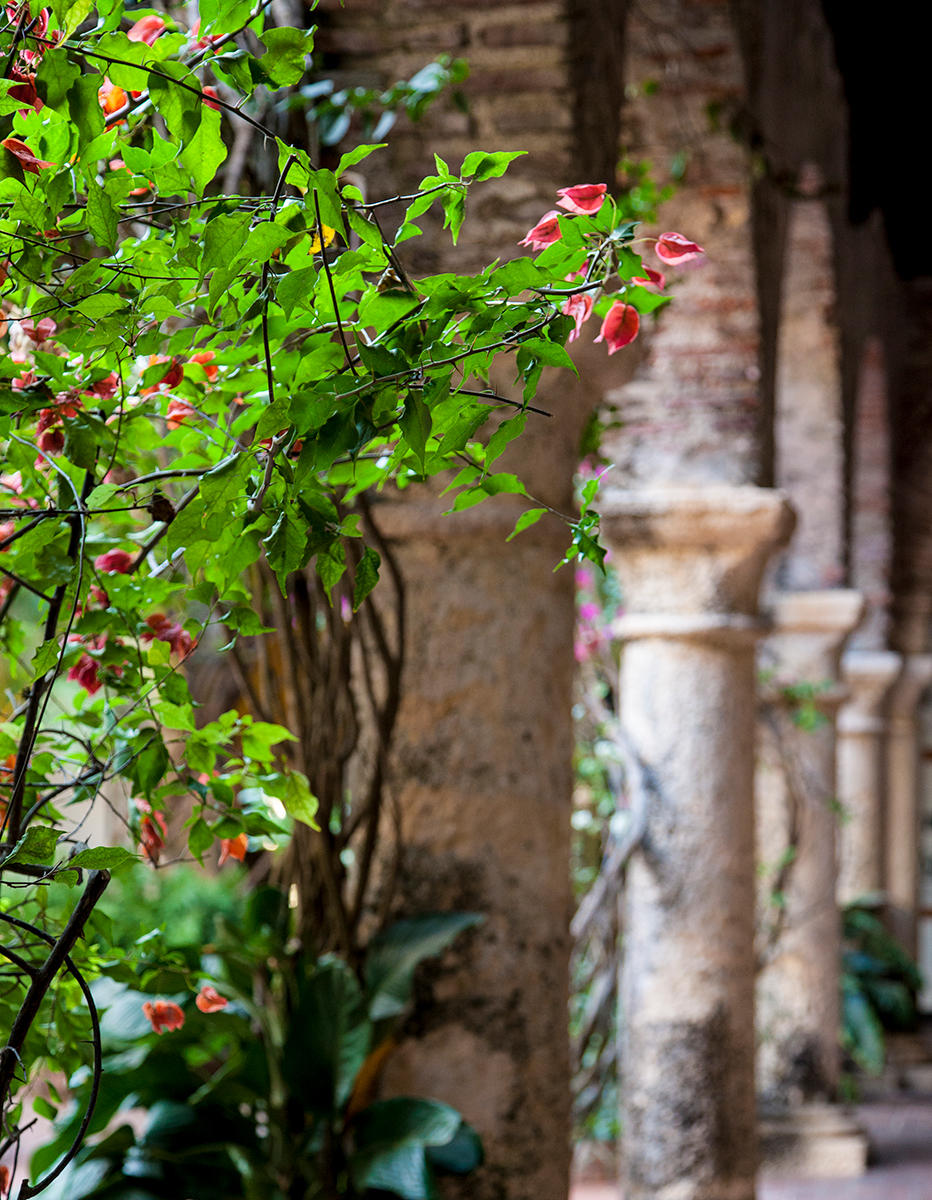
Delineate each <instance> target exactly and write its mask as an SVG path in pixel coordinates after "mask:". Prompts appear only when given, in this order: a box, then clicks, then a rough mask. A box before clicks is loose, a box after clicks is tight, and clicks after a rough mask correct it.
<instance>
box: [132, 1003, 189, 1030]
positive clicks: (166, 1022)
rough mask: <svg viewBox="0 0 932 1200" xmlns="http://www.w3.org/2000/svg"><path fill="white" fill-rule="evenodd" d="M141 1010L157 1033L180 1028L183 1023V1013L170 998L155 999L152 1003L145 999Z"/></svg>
mask: <svg viewBox="0 0 932 1200" xmlns="http://www.w3.org/2000/svg"><path fill="white" fill-rule="evenodd" d="M142 1011H143V1012H144V1013H145V1015H146V1017H148V1019H149V1021H150V1023H151V1025H152V1028H153V1029H154V1030H155V1032H156V1033H159V1034H161V1033H164V1032H165V1030H166V1029H167V1030H168V1031H169V1032H171V1031H172V1030H175V1029H180V1028H181V1027H182V1025H183V1024H184V1013H183V1012H182V1011H181V1009H180V1008H179V1007H178V1005H177V1004H175V1003H173V1001H171V1000H156V1001H155V1003H154V1004H153V1003H152V1002H151V1001H149V1000H147V1001H146V1002H145V1004H144V1005H143V1006H142Z"/></svg>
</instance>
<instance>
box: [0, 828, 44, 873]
mask: <svg viewBox="0 0 932 1200" xmlns="http://www.w3.org/2000/svg"><path fill="white" fill-rule="evenodd" d="M57 843H58V830H56V829H53V828H52V827H51V826H50V825H30V826H29V828H28V829H27V830H26V832H25V833H24V834H23V836H22V837H21V838H20V839H19V841H18V842H17V843H16V845H15V846H14V847H13V848H12V850H11V851H10V853H9V854H8V855H7V856H6V858H4V859H3V861H2V862H0V867H6V866H9V865H10V864H11V863H17V862H23V863H49V862H51V861H52V858H53V856H54V854H55V846H56V844H57Z"/></svg>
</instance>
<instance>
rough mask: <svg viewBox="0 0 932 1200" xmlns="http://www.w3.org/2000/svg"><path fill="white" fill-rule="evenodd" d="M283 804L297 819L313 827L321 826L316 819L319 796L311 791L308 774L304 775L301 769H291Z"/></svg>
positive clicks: (291, 815)
mask: <svg viewBox="0 0 932 1200" xmlns="http://www.w3.org/2000/svg"><path fill="white" fill-rule="evenodd" d="M282 804H284V806H285V811H286V812H287V813H288V815H289V816H290V817H294V819H295V820H296V821H300V822H301V823H302V824H304V825H310V827H311V828H312V829H319V828H320V826H319V825H318V824H317V822H316V820H315V817H316V816H317V809H318V803H317V797H316V796H315V795H314V794H313V792H312V791H311V788H310V785H309V783H308V781H307V776H306V775H302V774H301V772H300V771H289V773H288V777H287V782H286V785H285V794H284V796H282Z"/></svg>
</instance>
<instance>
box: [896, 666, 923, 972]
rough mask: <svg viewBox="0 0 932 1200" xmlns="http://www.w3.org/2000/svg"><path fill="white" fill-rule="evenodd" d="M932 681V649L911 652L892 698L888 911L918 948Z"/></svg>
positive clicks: (900, 933)
mask: <svg viewBox="0 0 932 1200" xmlns="http://www.w3.org/2000/svg"><path fill="white" fill-rule="evenodd" d="M930 683H932V654H910V655H908V656H907V657H906V658H905V661H904V664H903V672H902V674H901V675H900V678H899V679H898V680H897V683H896V686H895V687H894V689H893V692H892V694H891V697H890V725H889V733H888V736H887V822H886V825H887V828H886V835H887V836H886V878H885V891H886V895H887V905H888V908H887V915H888V920H889V924H890V929H891V931H892V932H893V934H894V935H895V936H896V937H898V938H899V940H900V941H901V942H902V943H903V945H904V946H905V947H906V949H907V950H909V952H910V953H911V954H915V953H916V949H917V945H916V940H917V939H916V935H917V912H916V910H917V907H918V902H919V729H918V722H917V717H916V709H917V706H918V704H919V700H920V697H921V696H922V693H923V692H924V691H925V689H926V688H927V687H928V686H929V684H930Z"/></svg>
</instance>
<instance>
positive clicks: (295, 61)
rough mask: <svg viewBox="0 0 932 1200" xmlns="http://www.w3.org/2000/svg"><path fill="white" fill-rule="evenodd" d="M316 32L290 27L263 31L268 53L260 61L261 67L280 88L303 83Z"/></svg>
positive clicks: (263, 39)
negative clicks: (302, 79)
mask: <svg viewBox="0 0 932 1200" xmlns="http://www.w3.org/2000/svg"><path fill="white" fill-rule="evenodd" d="M314 32H315V31H314V30H313V29H292V28H290V27H285V28H281V29H266V30H264V31H263V33H262V41H263V42H264V43H265V45H266V47H267V53H265V54H263V55H262V57H261V58H260V59H259V66H260V67H261V68H262V70H263V71H265V72H266V74H267V75H268V76H269V78H270V79H271V80H272V81H273V82H274V83H276V84H277V85H278V86H279V87H291V86H292V85H293V84H295V83H299V82H300V81H301V78H302V77H303V75H304V72H305V65H306V61H307V56H308V55H309V54H310V53H311V51H312V50H313V49H314Z"/></svg>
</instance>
